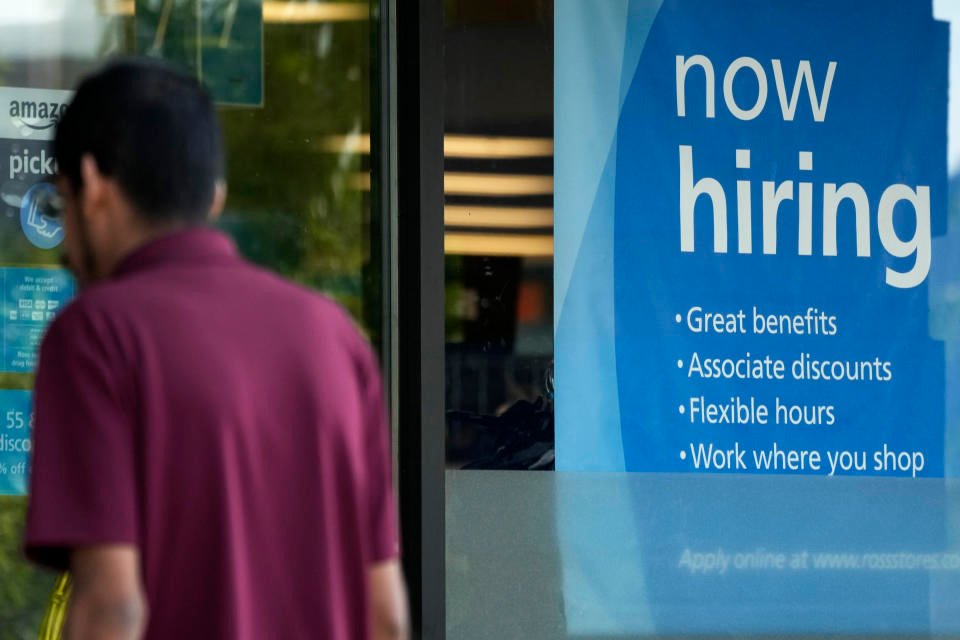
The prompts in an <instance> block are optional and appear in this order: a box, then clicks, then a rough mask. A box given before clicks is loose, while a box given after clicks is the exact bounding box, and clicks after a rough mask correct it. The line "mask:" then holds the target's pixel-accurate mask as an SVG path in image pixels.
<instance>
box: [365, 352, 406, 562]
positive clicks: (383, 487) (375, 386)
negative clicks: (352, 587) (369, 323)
mask: <svg viewBox="0 0 960 640" xmlns="http://www.w3.org/2000/svg"><path fill="white" fill-rule="evenodd" d="M363 372H364V374H363V378H364V379H363V385H364V389H363V393H364V412H365V415H366V422H367V424H366V425H365V427H366V429H367V447H366V453H367V469H368V473H369V475H368V479H369V484H368V487H369V491H368V493H369V495H368V499H369V509H370V524H371V527H370V531H369V536H368V549H369V550H370V554H371V561H372V562H373V563H379V562H385V561H387V560H392V559H394V558H397V557H399V555H400V536H399V533H398V531H397V515H396V502H395V497H394V492H393V468H392V465H391V459H392V455H391V448H390V426H389V422H388V420H387V413H386V405H385V404H384V398H383V385H382V383H381V380H380V371H379V367H378V366H377V360H376V357H374V355H373V353H372V351H371V350H370V349H369V347H367V345H366V344H364V361H363Z"/></svg>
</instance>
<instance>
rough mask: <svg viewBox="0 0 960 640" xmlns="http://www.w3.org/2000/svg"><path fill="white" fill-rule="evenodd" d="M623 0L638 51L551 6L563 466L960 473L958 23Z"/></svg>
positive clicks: (602, 24) (922, 16)
mask: <svg viewBox="0 0 960 640" xmlns="http://www.w3.org/2000/svg"><path fill="white" fill-rule="evenodd" d="M562 4H563V6H568V5H571V4H575V3H569V2H565V3H562ZM613 4H615V5H617V6H618V7H621V6H622V8H621V9H616V10H614V13H617V12H620V16H621V18H620V20H621V21H622V22H623V24H622V25H620V26H621V27H622V29H623V31H622V32H621V33H622V34H623V36H624V39H623V41H622V43H621V45H620V46H618V45H617V44H616V39H615V38H614V39H612V40H611V38H610V37H609V34H610V33H611V26H613V27H617V25H616V21H614V22H613V23H611V22H610V21H609V20H606V19H605V18H604V16H605V15H607V16H608V17H609V14H610V12H609V11H607V12H604V11H598V12H595V14H594V16H591V14H590V12H585V11H576V12H574V11H572V10H570V11H564V10H559V11H558V18H557V32H556V33H557V36H556V37H557V43H558V44H557V70H556V78H557V79H556V86H557V95H556V119H555V123H556V154H557V156H556V185H557V187H556V194H555V198H556V204H555V208H556V223H555V224H556V228H555V233H556V279H557V282H556V291H557V295H556V297H555V304H556V313H555V317H556V383H557V405H556V409H557V468H558V469H560V470H594V471H653V472H658V471H670V472H698V473H738V474H757V473H759V474H808V475H823V476H841V475H857V476H897V477H907V478H917V477H944V476H945V475H957V474H958V473H960V470H958V467H957V461H956V460H953V461H952V462H951V461H949V460H948V459H947V457H946V456H945V453H944V452H945V438H946V437H947V436H946V435H945V424H946V411H947V408H946V407H947V402H946V401H945V387H946V379H947V375H948V372H947V364H946V363H947V360H948V358H947V351H946V347H945V345H944V343H943V342H941V341H939V340H938V339H935V338H936V337H937V336H935V335H932V334H931V327H930V324H931V319H930V308H931V300H930V286H931V282H941V281H943V280H944V279H945V278H951V277H953V273H949V274H948V273H947V272H946V269H947V267H948V265H949V263H948V262H947V258H946V255H945V252H941V253H938V251H937V250H938V248H942V247H940V246H938V244H937V242H936V239H937V238H938V237H943V236H945V234H946V232H947V215H946V212H947V167H946V155H947V154H946V119H947V112H946V106H947V59H948V38H949V29H948V25H947V24H946V23H942V22H938V21H935V20H933V19H932V17H931V15H930V4H929V3H926V4H924V3H912V2H901V1H898V0H882V1H879V2H872V3H868V4H864V3H860V2H853V1H847V2H837V1H836V0H811V1H807V2H768V1H766V0H727V1H724V2H716V1H715V0H668V1H665V2H659V1H651V0H647V1H639V2H633V1H631V2H617V3H613ZM603 33H606V34H607V38H606V39H604V38H603V37H602V35H603ZM851 34H856V37H855V38H853V37H851ZM950 375H953V374H952V373H951V374H950ZM584 397H587V398H591V402H590V403H584V402H583V401H582V398H584Z"/></svg>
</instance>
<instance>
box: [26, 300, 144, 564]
mask: <svg viewBox="0 0 960 640" xmlns="http://www.w3.org/2000/svg"><path fill="white" fill-rule="evenodd" d="M106 335H107V332H106V327H104V326H103V325H102V323H98V322H97V320H96V318H94V317H92V316H91V315H90V314H89V313H86V312H84V310H83V309H82V308H81V307H79V306H78V304H75V305H73V306H71V307H69V308H68V309H67V310H66V311H65V312H64V313H63V314H62V315H61V316H60V317H59V318H57V320H56V321H55V322H54V323H53V324H52V325H51V327H50V329H49V331H48V333H47V335H46V337H45V338H44V341H43V345H42V347H41V353H40V364H39V368H38V371H37V380H36V389H35V394H34V407H35V409H34V411H35V424H34V430H33V452H32V455H33V459H32V462H31V475H30V497H29V506H28V512H27V526H26V534H25V551H26V554H27V557H28V558H30V559H31V560H33V561H34V562H37V563H39V564H43V565H47V566H50V567H53V568H56V569H63V568H66V565H67V564H68V562H69V552H70V550H72V549H74V548H77V547H81V546H89V545H98V544H117V543H130V544H136V542H137V539H138V535H137V522H138V518H137V507H136V499H135V498H136V482H135V471H134V461H135V457H136V456H135V450H134V436H133V424H132V422H133V420H132V419H131V415H130V411H129V408H128V407H127V408H125V407H124V406H123V403H122V402H121V400H120V393H121V391H120V389H119V388H118V385H117V380H118V379H119V378H120V375H119V372H118V370H117V365H116V363H117V361H118V359H119V354H118V353H116V348H114V350H113V351H114V353H112V354H111V353H110V352H111V349H110V348H109V346H108V345H109V342H108V341H107V340H105V339H104V338H105V336H106ZM111 355H112V357H111ZM111 360H112V362H111Z"/></svg>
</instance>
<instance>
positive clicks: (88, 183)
mask: <svg viewBox="0 0 960 640" xmlns="http://www.w3.org/2000/svg"><path fill="white" fill-rule="evenodd" d="M80 178H81V182H80V184H82V185H83V189H82V190H81V192H80V194H79V195H80V199H81V201H82V202H83V205H84V206H83V207H80V210H81V211H82V212H84V213H85V214H89V212H92V211H98V210H100V208H102V206H103V199H104V197H105V195H106V188H107V178H106V176H104V175H103V174H102V173H101V172H100V167H99V166H98V165H97V160H96V158H94V157H93V154H90V153H85V154H83V155H82V156H81V157H80Z"/></svg>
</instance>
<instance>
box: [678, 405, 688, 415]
mask: <svg viewBox="0 0 960 640" xmlns="http://www.w3.org/2000/svg"><path fill="white" fill-rule="evenodd" d="M686 412H687V408H686V407H685V406H684V405H680V415H683V414H685V413H686Z"/></svg>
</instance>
